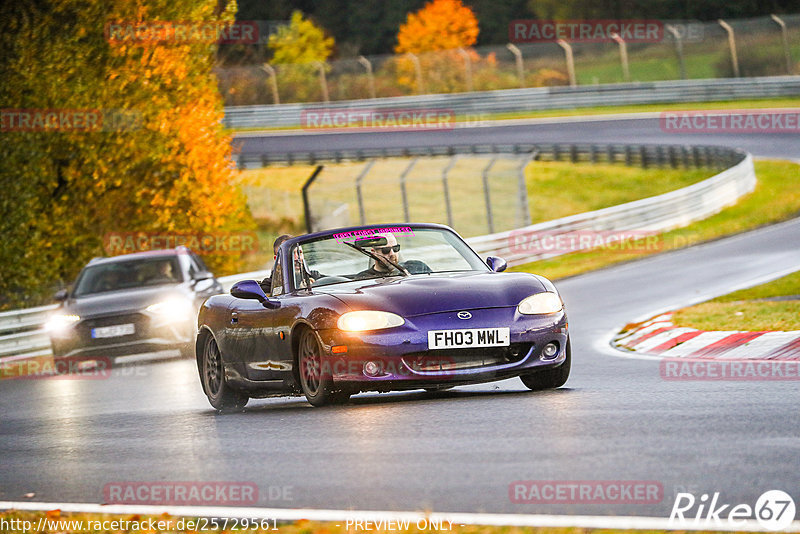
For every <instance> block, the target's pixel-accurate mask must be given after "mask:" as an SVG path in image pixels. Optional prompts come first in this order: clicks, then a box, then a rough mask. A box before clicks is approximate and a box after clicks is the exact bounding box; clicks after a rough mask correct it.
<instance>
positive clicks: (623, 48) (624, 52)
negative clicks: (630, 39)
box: [611, 33, 631, 82]
mask: <svg viewBox="0 0 800 534" xmlns="http://www.w3.org/2000/svg"><path fill="white" fill-rule="evenodd" d="M611 38H612V39H614V40H615V41H616V42H617V43H619V59H620V61H621V62H622V78H623V79H624V80H625V81H626V82H629V81H631V71H630V68H629V67H628V45H627V43H625V40H624V39H623V38H622V37H620V36H619V34H616V33H612V34H611Z"/></svg>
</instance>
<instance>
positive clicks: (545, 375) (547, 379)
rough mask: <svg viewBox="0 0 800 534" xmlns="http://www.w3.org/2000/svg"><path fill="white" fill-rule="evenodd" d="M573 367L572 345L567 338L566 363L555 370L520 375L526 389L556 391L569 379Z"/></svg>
mask: <svg viewBox="0 0 800 534" xmlns="http://www.w3.org/2000/svg"><path fill="white" fill-rule="evenodd" d="M571 365H572V344H571V343H570V340H569V338H567V357H566V358H565V359H564V363H562V364H561V365H559V366H558V367H556V368H555V369H547V370H546V371H536V372H533V373H526V374H524V375H520V379H521V380H522V383H523V384H525V387H527V388H528V389H532V390H534V391H537V390H540V389H554V388H558V387H561V386H563V385H564V383H565V382H566V381H567V378H569V371H570V367H571Z"/></svg>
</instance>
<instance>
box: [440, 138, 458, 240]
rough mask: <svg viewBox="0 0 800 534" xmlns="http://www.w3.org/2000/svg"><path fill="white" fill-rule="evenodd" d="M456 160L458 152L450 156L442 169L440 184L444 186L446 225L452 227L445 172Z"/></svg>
mask: <svg viewBox="0 0 800 534" xmlns="http://www.w3.org/2000/svg"><path fill="white" fill-rule="evenodd" d="M457 161H458V154H456V155H455V156H452V157H451V158H450V162H449V163H448V164H447V166H446V167H445V168H444V170H442V186H443V187H444V207H445V210H446V211H447V226H449V227H451V228H452V227H453V209H452V207H451V205H450V188H449V187H448V185H447V174H448V173H449V172H450V170H451V169H452V168H453V166H455V164H456V162H457Z"/></svg>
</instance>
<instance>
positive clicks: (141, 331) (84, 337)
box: [50, 312, 196, 358]
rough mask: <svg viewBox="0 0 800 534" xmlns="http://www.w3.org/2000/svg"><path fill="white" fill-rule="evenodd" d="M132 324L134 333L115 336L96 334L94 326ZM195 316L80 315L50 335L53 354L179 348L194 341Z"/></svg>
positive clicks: (89, 354) (112, 354) (116, 353)
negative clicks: (174, 318)
mask: <svg viewBox="0 0 800 534" xmlns="http://www.w3.org/2000/svg"><path fill="white" fill-rule="evenodd" d="M124 324H133V325H134V332H133V333H132V334H125V335H119V336H113V337H100V338H98V337H93V336H92V330H93V329H95V328H101V327H109V326H116V325H124ZM195 331H196V327H195V325H194V320H193V318H191V317H190V318H187V320H185V321H184V320H181V321H172V322H165V321H162V320H159V319H158V318H157V317H154V316H152V315H150V314H148V313H144V312H130V313H124V314H110V315H98V316H92V317H84V318H81V320H80V321H78V322H77V323H75V324H74V325H72V326H71V327H70V328H69V329H68V330H66V331H65V332H63V333H61V334H54V333H51V334H50V342H51V344H52V347H53V355H54V356H56V357H59V358H60V357H63V358H74V357H86V358H90V357H115V356H125V355H129V354H140V353H145V352H155V351H160V350H169V349H180V348H183V347H185V346H187V345H188V344H192V343H194V338H195Z"/></svg>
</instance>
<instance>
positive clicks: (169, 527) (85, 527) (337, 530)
mask: <svg viewBox="0 0 800 534" xmlns="http://www.w3.org/2000/svg"><path fill="white" fill-rule="evenodd" d="M0 519H2V520H4V521H6V522H9V521H13V523H9V524H13V525H14V526H16V525H18V524H19V523H18V522H17V521H18V520H19V521H28V522H30V523H31V524H32V525H33V529H31V530H28V531H26V530H8V531H5V530H4V531H0V532H14V533H15V534H33V531H34V530H35V528H36V526H37V525H38V523H39V521H40V520H41V519H45V520H48V522H43V523H42V525H43V526H44V527H45V528H43V529H42V530H40V531H38V534H51V533H52V534H56V533H59V534H72V533H75V532H81V533H83V534H100V533H104V532H109V530H98V529H95V528H91V527H93V526H103V523H102V522H103V521H107V522H110V521H114V520H116V521H120V522H121V521H126V522H127V523H119V524H121V525H125V526H127V527H128V528H127V529H126V530H122V529H116V530H114V531H115V532H144V533H156V532H167V531H172V532H175V531H176V530H177V529H179V528H183V529H184V530H185V531H187V532H194V531H196V532H198V533H199V532H201V531H202V532H204V533H208V534H211V533H215V534H222V533H223V532H233V533H236V532H239V533H242V534H269V533H275V532H279V533H280V534H352V533H353V532H404V533H408V534H417V533H431V532H455V533H458V534H484V533H488V534H593V533H597V534H629V533H630V534H632V533H638V534H672V533H673V532H674V531H665V530H624V529H589V528H569V527H561V528H552V527H505V526H503V527H491V526H485V525H458V524H455V523H453V524H452V526H451V525H449V524H448V523H447V522H444V526H443V527H442V528H438V529H437V528H432V527H431V526H430V525H425V524H424V523H422V522H420V524H419V525H417V524H416V522H415V521H411V522H410V524H409V528H408V529H406V528H405V527H404V528H403V529H402V530H400V529H396V528H395V529H387V528H385V526H383V525H380V524H377V525H376V524H375V523H374V522H373V523H370V524H369V525H364V524H361V525H359V526H357V527H356V526H354V525H352V524H351V525H347V523H346V522H345V521H338V522H336V521H329V522H318V521H307V520H305V519H301V520H298V521H287V522H273V520H269V521H266V522H265V524H263V527H265V528H258V529H255V528H251V529H241V528H239V529H236V530H233V529H231V528H230V526H229V528H228V529H227V530H224V531H223V530H221V529H220V528H212V527H211V526H208V525H210V524H211V523H210V520H206V521H205V522H204V523H199V522H197V520H196V518H181V517H177V516H170V515H168V514H162V515H159V516H139V515H131V514H84V513H80V514H79V513H69V512H61V511H59V510H53V511H48V512H20V511H8V512H2V513H0ZM192 519H194V521H195V522H194V525H198V524H200V525H204V526H207V528H204V529H202V530H201V529H199V528H195V529H193V530H190V529H188V528H186V525H187V523H186V521H188V520H192ZM224 520H225V519H224V518H217V520H216V522H217V524H218V525H222V522H223V521H224ZM68 521H72V522H73V526H75V525H76V523H74V522H77V521H79V522H80V523H78V525H79V526H80V527H81V530H76V529H74V528H72V529H70V528H68V525H69V523H67V522H68ZM59 522H60V525H62V526H61V528H48V527H50V526H57V525H59ZM132 522H136V523H138V525H140V526H139V527H138V528H131V527H130V525H131V523H132ZM232 522H233V520H230V522H229V525H230V524H232ZM106 525H109V526H112V525H111V524H110V523H106ZM151 525H152V526H154V527H155V530H150V526H151ZM273 525H274V526H273ZM161 527H166V528H163V529H162V528H161ZM712 532H715V531H696V534H711V533H712Z"/></svg>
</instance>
